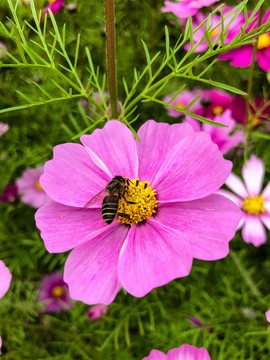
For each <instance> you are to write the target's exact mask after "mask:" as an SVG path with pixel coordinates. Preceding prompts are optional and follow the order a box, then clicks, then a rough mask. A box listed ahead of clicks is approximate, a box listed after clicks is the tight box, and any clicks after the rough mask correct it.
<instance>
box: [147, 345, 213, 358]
mask: <svg viewBox="0 0 270 360" xmlns="http://www.w3.org/2000/svg"><path fill="white" fill-rule="evenodd" d="M142 360H211V359H210V355H209V353H208V351H207V350H206V349H205V348H197V347H196V346H193V345H189V344H184V345H182V346H180V347H179V348H175V349H171V350H169V351H168V354H167V355H165V354H164V353H163V352H161V351H159V350H152V351H151V352H150V354H149V355H148V356H147V357H144V358H143V359H142Z"/></svg>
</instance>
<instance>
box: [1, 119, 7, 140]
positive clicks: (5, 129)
mask: <svg viewBox="0 0 270 360" xmlns="http://www.w3.org/2000/svg"><path fill="white" fill-rule="evenodd" d="M8 129H9V126H8V124H4V123H2V122H0V137H1V136H2V135H4V133H6V132H7V131H8Z"/></svg>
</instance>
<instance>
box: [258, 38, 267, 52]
mask: <svg viewBox="0 0 270 360" xmlns="http://www.w3.org/2000/svg"><path fill="white" fill-rule="evenodd" d="M268 46H270V35H269V34H263V35H260V36H259V38H258V49H259V50H261V49H264V48H267V47H268Z"/></svg>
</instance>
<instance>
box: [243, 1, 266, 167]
mask: <svg viewBox="0 0 270 360" xmlns="http://www.w3.org/2000/svg"><path fill="white" fill-rule="evenodd" d="M262 17H263V8H262V6H261V7H260V10H259V19H258V27H260V26H261V23H262ZM258 40H259V38H258V37H257V39H256V41H255V43H254V47H253V52H252V61H251V65H250V70H249V77H248V85H247V98H246V128H245V133H246V136H245V146H244V158H245V162H246V161H247V146H248V142H249V130H250V128H251V123H252V117H251V116H250V115H251V114H250V102H251V100H252V85H253V77H254V69H255V62H256V55H257V51H258Z"/></svg>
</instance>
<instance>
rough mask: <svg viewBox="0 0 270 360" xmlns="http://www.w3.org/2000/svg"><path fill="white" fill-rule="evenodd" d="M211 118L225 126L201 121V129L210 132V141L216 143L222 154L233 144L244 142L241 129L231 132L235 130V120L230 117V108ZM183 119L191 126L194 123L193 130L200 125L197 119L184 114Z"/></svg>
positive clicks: (233, 145)
mask: <svg viewBox="0 0 270 360" xmlns="http://www.w3.org/2000/svg"><path fill="white" fill-rule="evenodd" d="M212 120H213V121H216V122H217V123H220V124H224V125H226V127H217V126H213V125H209V124H205V123H202V125H201V130H202V131H205V132H207V133H208V134H210V136H211V139H212V141H213V142H214V143H215V144H217V146H218V148H219V150H220V151H221V153H222V154H227V153H228V152H229V151H230V150H232V149H233V148H234V147H235V146H237V145H239V144H241V143H243V142H244V139H245V135H244V132H243V131H242V130H238V131H235V132H233V131H234V130H235V126H236V122H235V121H234V119H233V118H232V116H231V111H230V110H226V111H225V112H224V113H223V114H222V115H220V116H215V118H214V119H212ZM184 121H185V122H187V123H189V124H190V125H192V126H193V124H195V126H193V129H194V131H197V126H199V127H200V125H199V121H197V120H195V119H193V118H191V117H190V116H186V117H185V120H184ZM192 122H193V123H192Z"/></svg>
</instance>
